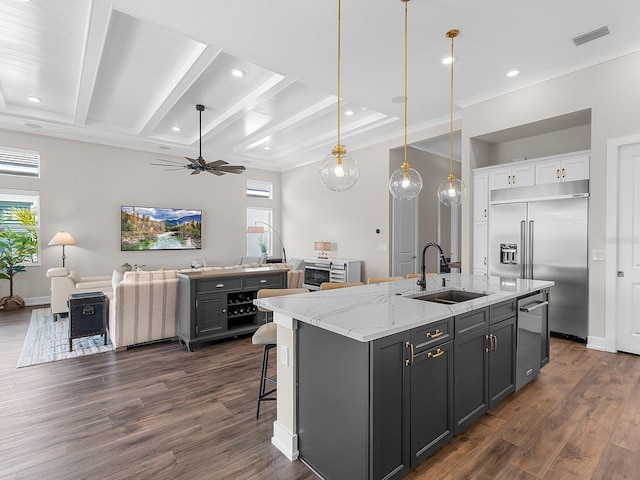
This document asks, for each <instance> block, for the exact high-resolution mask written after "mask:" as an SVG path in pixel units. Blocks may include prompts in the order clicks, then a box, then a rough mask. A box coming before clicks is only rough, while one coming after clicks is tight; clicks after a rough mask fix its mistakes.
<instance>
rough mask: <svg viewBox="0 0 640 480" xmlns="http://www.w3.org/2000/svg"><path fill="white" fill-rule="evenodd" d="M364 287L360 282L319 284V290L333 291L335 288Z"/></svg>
mask: <svg viewBox="0 0 640 480" xmlns="http://www.w3.org/2000/svg"><path fill="white" fill-rule="evenodd" d="M360 285H364V283H362V282H323V283H321V284H320V290H334V289H336V288H347V287H359V286H360Z"/></svg>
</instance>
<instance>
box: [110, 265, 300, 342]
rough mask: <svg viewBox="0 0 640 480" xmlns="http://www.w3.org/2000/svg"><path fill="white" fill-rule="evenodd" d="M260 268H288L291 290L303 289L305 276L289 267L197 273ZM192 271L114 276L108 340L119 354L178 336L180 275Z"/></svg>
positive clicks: (138, 272)
mask: <svg viewBox="0 0 640 480" xmlns="http://www.w3.org/2000/svg"><path fill="white" fill-rule="evenodd" d="M261 267H262V268H264V267H279V268H285V269H287V270H288V272H287V285H288V288H299V287H300V286H301V285H302V277H303V272H302V271H301V270H294V269H293V268H292V265H290V264H288V263H273V264H269V265H265V264H260V263H246V264H240V265H231V266H226V267H203V268H199V269H198V271H202V272H209V271H220V270H233V269H237V268H261ZM191 271H193V270H192V269H185V270H154V271H136V272H126V273H125V274H124V275H123V276H122V278H121V279H120V278H118V272H114V274H113V290H112V292H109V293H108V294H107V298H108V299H109V336H110V338H111V342H112V343H113V346H114V347H115V348H116V350H124V349H126V348H127V347H129V346H132V345H139V344H143V343H149V342H155V341H160V340H166V339H171V338H175V337H176V336H177V327H178V273H180V272H191ZM110 279H111V277H110ZM292 285H293V286H292Z"/></svg>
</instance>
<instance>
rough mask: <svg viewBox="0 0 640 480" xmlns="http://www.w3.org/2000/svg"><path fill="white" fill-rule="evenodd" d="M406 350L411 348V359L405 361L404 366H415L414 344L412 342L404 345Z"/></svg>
mask: <svg viewBox="0 0 640 480" xmlns="http://www.w3.org/2000/svg"><path fill="white" fill-rule="evenodd" d="M404 346H405V348H410V349H411V357H410V358H409V360H405V361H404V365H405V367H410V366H412V365H413V357H414V349H413V348H414V347H413V344H412V343H411V342H406V343H405V344H404Z"/></svg>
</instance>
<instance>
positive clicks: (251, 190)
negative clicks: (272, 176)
mask: <svg viewBox="0 0 640 480" xmlns="http://www.w3.org/2000/svg"><path fill="white" fill-rule="evenodd" d="M247 197H258V198H268V199H272V198H273V184H272V183H271V182H265V181H262V180H247Z"/></svg>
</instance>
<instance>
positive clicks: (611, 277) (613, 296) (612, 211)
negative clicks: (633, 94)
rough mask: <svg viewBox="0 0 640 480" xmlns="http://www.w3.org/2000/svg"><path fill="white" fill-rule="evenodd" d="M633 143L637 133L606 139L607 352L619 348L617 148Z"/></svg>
mask: <svg viewBox="0 0 640 480" xmlns="http://www.w3.org/2000/svg"><path fill="white" fill-rule="evenodd" d="M634 144H640V135H632V136H629V137H621V138H613V139H609V140H607V200H606V201H607V203H606V205H607V206H606V212H607V213H606V215H607V218H606V229H605V231H606V237H605V252H606V257H605V258H606V262H605V318H604V346H605V350H606V351H607V352H613V353H615V352H617V351H618V348H617V342H616V335H617V333H618V332H617V331H618V323H617V310H618V303H617V302H618V282H617V280H616V279H617V278H618V277H617V267H618V265H617V263H618V261H617V259H618V244H617V241H616V240H615V239H616V237H617V234H618V233H617V232H618V221H617V218H618V170H619V165H620V150H621V149H622V148H624V147H626V146H629V145H634Z"/></svg>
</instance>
